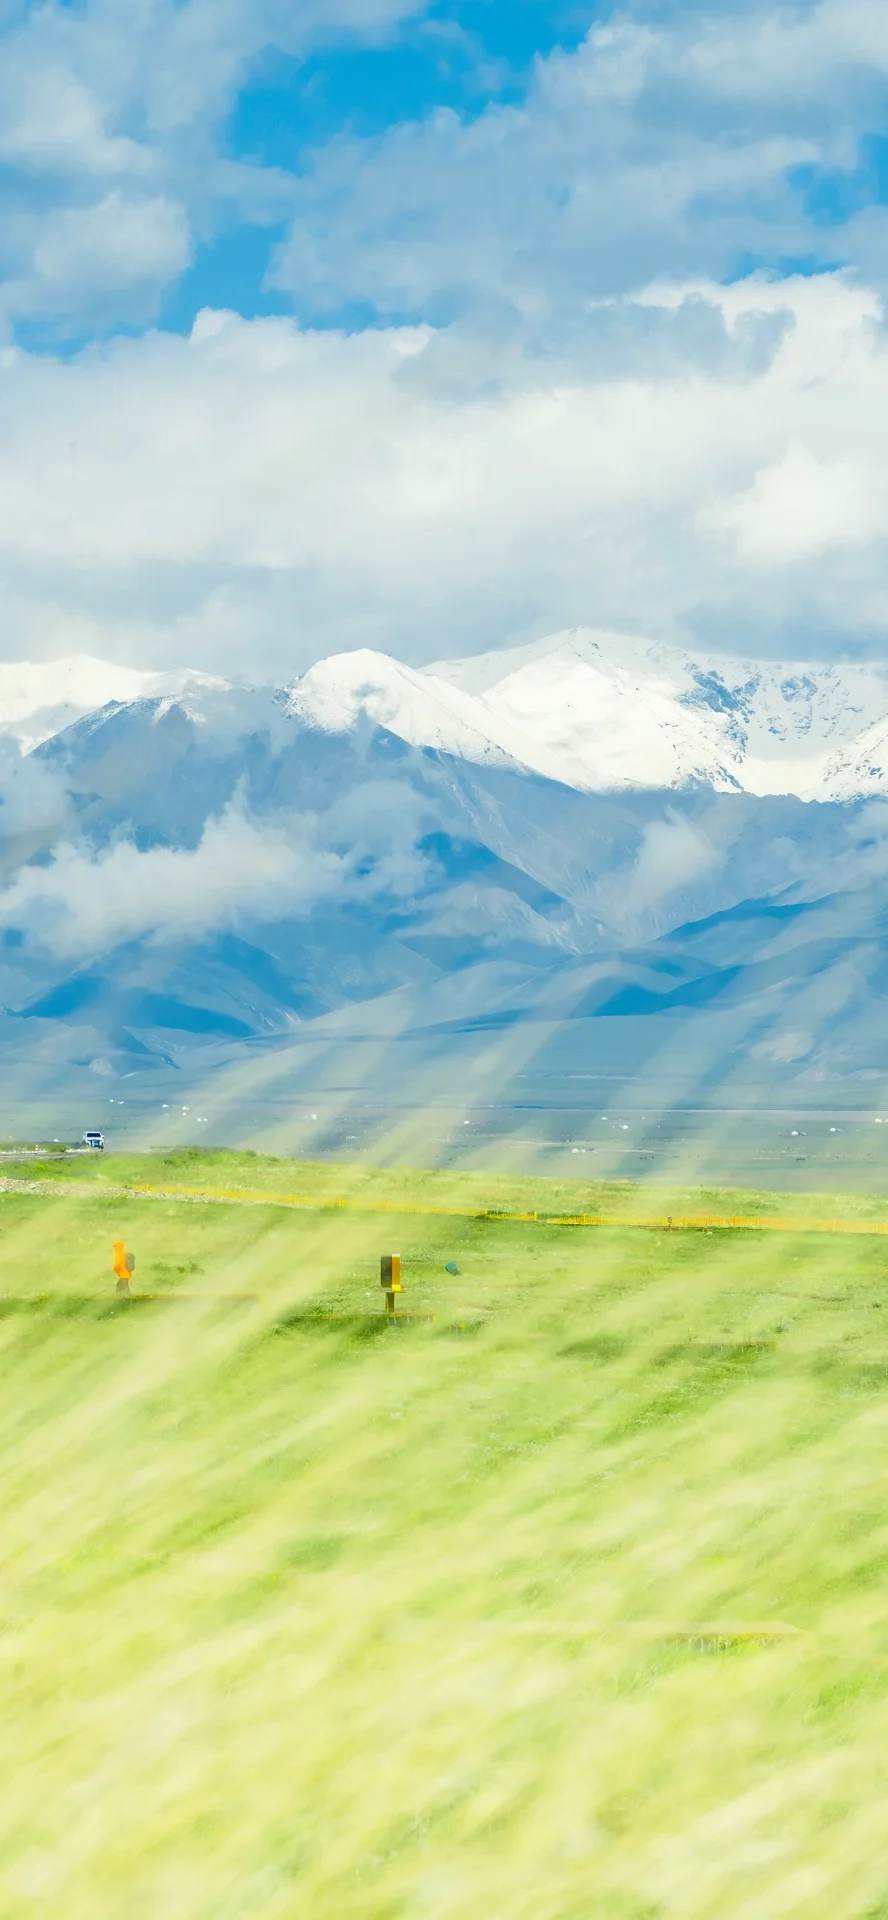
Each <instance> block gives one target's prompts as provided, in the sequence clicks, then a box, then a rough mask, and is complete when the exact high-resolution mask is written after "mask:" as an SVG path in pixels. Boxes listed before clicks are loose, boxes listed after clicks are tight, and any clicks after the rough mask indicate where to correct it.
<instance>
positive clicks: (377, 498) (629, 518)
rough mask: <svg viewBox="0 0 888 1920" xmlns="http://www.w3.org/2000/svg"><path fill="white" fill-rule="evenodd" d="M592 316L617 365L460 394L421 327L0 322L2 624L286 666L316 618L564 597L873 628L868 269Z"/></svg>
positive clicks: (465, 617)
mask: <svg viewBox="0 0 888 1920" xmlns="http://www.w3.org/2000/svg"><path fill="white" fill-rule="evenodd" d="M621 314H622V316H623V318H624V320H625V327H626V334H627V337H628V336H631V332H632V328H633V326H636V327H640V328H641V333H640V336H639V338H638V339H637V341H636V344H635V346H634V347H633V349H632V352H631V353H630V352H629V351H628V349H626V348H625V343H624V350H623V352H622V354H621V362H620V364H619V365H618V366H613V367H611V368H610V369H608V368H607V365H606V364H605V365H604V366H603V367H602V369H601V371H600V372H598V373H597V374H596V373H595V371H594V370H593V369H591V368H590V369H588V370H587V371H586V373H585V374H584V375H583V377H579V376H578V375H574V377H572V378H571V379H569V380H567V379H565V380H558V381H553V380H552V377H551V372H550V370H549V369H548V368H547V366H546V365H545V363H543V364H542V365H538V366H534V365H532V364H525V365H524V366H523V367H522V369H521V370H520V373H519V372H518V371H517V370H513V377H512V378H511V379H509V380H505V379H504V380H503V381H502V382H501V383H500V384H499V385H498V386H497V387H496V388H495V389H493V390H491V389H489V388H487V387H485V388H484V389H483V390H480V391H479V390H477V389H476V388H475V387H474V386H473V385H472V384H471V383H467V384H466V385H465V386H464V387H463V388H462V389H457V388H455V387H454V385H453V382H452V380H451V379H450V378H449V370H450V368H451V364H452V351H453V343H452V341H451V340H450V339H449V338H448V337H447V335H446V333H445V335H443V336H442V335H441V334H440V333H436V332H434V331H430V330H429V329H407V330H405V329H389V330H370V331H366V332H363V333H360V334H356V335H355V334H353V335H347V334H344V333H342V332H338V331H333V330H331V331H327V332H325V333H306V332H301V331H300V330H299V329H298V328H297V327H296V325H295V324H294V323H293V322H290V321H287V320H276V321H261V322H259V321H257V322H245V321H242V320H240V319H238V318H237V317H236V316H233V315H218V314H216V315H213V314H208V315H205V316H201V319H200V321H199V323H198V325H197V326H196V328H195V330H194V333H193V335H192V337H191V338H190V339H187V340H186V339H181V338H178V337H174V336H163V335H156V334H154V335H148V336H146V337H145V338H143V339H141V340H135V341H130V340H127V341H119V342H116V343H115V344H114V345H113V346H111V347H109V348H107V349H105V350H103V351H102V352H101V353H96V352H88V353H85V354H83V355H81V356H80V357H79V358H77V359H75V360H74V361H71V362H68V363H65V364H60V363H57V362H54V361H52V360H48V359H46V358H41V357H33V356H27V355H24V354H22V353H21V352H19V351H11V352H10V351H7V353H6V355H5V358H4V364H3V365H2V366H0V446H2V451H0V565H2V568H3V574H4V576H5V585H6V594H7V645H8V646H9V647H10V648H13V647H17V648H18V649H19V651H22V652H27V651H28V650H29V649H30V648H31V647H32V646H33V645H34V642H35V638H36V636H37V635H38V633H39V635H40V636H41V640H42V645H43V646H44V647H45V648H46V650H48V651H56V652H68V651H71V650H73V649H74V648H75V647H80V648H83V649H86V650H89V651H92V652H96V653H102V652H103V651H110V652H112V653H117V654H120V653H123V654H125V655H127V656H128V657H130V658H132V659H134V660H135V659H138V660H150V661H151V662H152V663H157V664H160V665H163V664H166V663H167V661H171V660H172V659H174V658H176V657H178V658H181V657H182V656H183V655H185V656H187V657H188V658H190V659H191V660H193V661H194V663H195V664H197V665H200V666H217V667H222V668H224V669H225V670H228V671H234V672H237V671H238V670H242V671H244V670H246V671H253V672H255V671H256V669H257V668H259V667H264V668H265V669H266V670H267V671H268V672H270V673H274V674H278V675H282V676H285V675H286V674H287V673H288V672H289V673H292V672H294V671H296V670H298V669H299V668H301V667H302V666H304V665H305V664H307V661H308V660H309V659H311V658H314V657H316V656H317V655H318V654H319V653H322V652H326V651H331V650H335V649H336V648H337V647H346V646H349V645H357V644H366V643H368V642H369V643H370V644H374V645H379V646H384V647H388V648H392V649H393V650H395V651H398V652H402V653H403V654H405V655H406V656H407V657H412V658H414V659H419V660H422V659H423V658H432V657H434V656H436V655H438V656H440V655H441V654H442V653H446V652H450V653H453V652H458V651H469V650H471V649H472V648H473V647H476V646H481V645H482V644H485V643H487V644H490V643H491V642H493V643H496V642H497V641H499V640H501V639H502V638H503V637H504V635H505V634H506V633H507V632H510V631H511V632H512V633H519V632H530V631H540V630H543V629H544V628H545V627H546V626H550V627H553V628H554V627H556V626H560V625H569V624H572V623H574V622H578V621H580V620H581V619H582V620H586V621H589V622H593V623H594V622H596V621H598V622H601V623H602V624H607V625H610V626H617V627H619V626H621V625H622V626H624V627H627V628H628V627H639V628H643V629H645V630H647V631H650V632H653V633H657V634H660V635H664V636H666V637H669V636H675V637H678V636H682V635H684V636H687V635H688V634H689V633H690V634H691V635H694V634H696V635H697V636H698V637H699V638H701V639H704V640H705V641H706V642H707V643H708V644H710V645H714V646H716V647H718V646H719V645H720V644H726V645H730V646H731V647H733V648H735V649H737V648H738V647H740V648H741V649H743V648H745V649H748V650H749V651H752V652H757V651H768V650H770V651H774V650H783V651H788V652H791V653H792V652H795V653H796V654H798V653H801V654H804V653H805V652H807V651H809V650H813V651H817V650H818V649H821V650H822V649H824V648H826V649H831V648H832V649H834V648H839V649H840V650H847V649H854V648H855V647H856V646H857V645H859V644H863V645H867V644H871V645H877V644H879V643H880V642H881V638H882V635H883V634H884V631H885V626H886V620H888V599H886V581H885V554H886V549H885V540H886V535H888V455H886V452H885V449H886V446H888V357H886V351H885V336H884V331H883V320H882V310H881V305H880V301H879V299H878V298H877V297H876V295H875V294H874V293H872V292H869V291H867V290H866V289H864V288H861V287H860V286H857V285H855V284H854V283H853V281H851V280H849V279H848V278H846V277H844V276H842V275H837V274H832V275H820V276H813V277H810V276H809V277H795V278H789V279H786V280H784V281H782V282H774V281H766V280H762V279H759V278H753V279H751V280H747V281H745V282H741V283H737V284H734V285H733V286H731V287H730V288H720V287H719V286H717V285H715V284H711V283H710V284H705V283H695V284H691V285H685V286H683V287H682V286H678V287H675V286H661V287H660V288H653V289H650V290H648V291H647V292H645V293H644V294H643V295H642V296H640V297H639V298H638V299H634V300H631V301H626V302H623V303H622V305H621ZM604 359H605V363H606V355H605V356H604ZM247 637H249V640H248V646H247V645H246V643H247Z"/></svg>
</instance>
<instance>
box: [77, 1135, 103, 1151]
mask: <svg viewBox="0 0 888 1920" xmlns="http://www.w3.org/2000/svg"><path fill="white" fill-rule="evenodd" d="M82 1144H83V1146H85V1147H94V1148H95V1149H96V1151H97V1152H98V1153H104V1151H105V1135H104V1134H103V1133H85V1134H84V1136H83V1142H82Z"/></svg>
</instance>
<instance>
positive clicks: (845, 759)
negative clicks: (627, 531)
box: [290, 628, 888, 799]
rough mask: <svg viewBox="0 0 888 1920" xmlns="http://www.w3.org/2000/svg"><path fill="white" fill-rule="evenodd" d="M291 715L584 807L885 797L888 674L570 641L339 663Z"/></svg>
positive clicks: (625, 640)
mask: <svg viewBox="0 0 888 1920" xmlns="http://www.w3.org/2000/svg"><path fill="white" fill-rule="evenodd" d="M290 708H291V711H293V712H294V713H298V714H300V715H301V716H302V718H304V719H306V720H308V721H309V722H310V723H311V724H313V725H315V726H319V727H321V728H323V729H325V730H327V731H334V732H335V731H341V730H343V729H350V728H352V727H353V726H354V725H355V724H356V722H357V719H358V716H359V715H360V714H361V713H365V714H366V715H367V716H368V718H370V719H371V720H373V721H375V722H376V723H377V724H379V725H380V726H384V727H387V728H388V729H389V731H390V732H392V733H396V734H398V735H399V736H400V737H401V738H402V739H404V740H406V741H409V742H410V743H411V744H412V745H414V746H424V747H434V748H437V749H439V750H441V751H444V752H448V753H453V754H456V755H458V756H459V757H461V758H463V759H467V760H473V761H482V762H483V761H487V762H490V761H499V762H501V763H503V764H509V765H512V766H520V767H524V768H526V769H528V770H529V771H532V772H534V773H539V774H543V775H545V776H546V777H547V778H549V779H554V780H559V781H561V782H562V783H564V784H565V785H568V786H572V787H576V788H579V789H580V790H581V791H587V792H600V791H618V790H620V789H621V788H623V789H626V788H639V787H675V788H678V787H684V786H688V785H691V784H694V783H696V782H701V781H703V782H706V783H707V784H709V785H711V786H712V787H714V788H716V789H717V790H721V791H730V790H732V789H734V790H737V789H740V790H742V791H745V792H748V793H755V794H777V793H795V794H797V795H799V796H800V797H801V798H805V799H813V798H815V797H816V798H837V799H838V798H842V799H845V798H850V797H853V796H854V795H856V794H857V793H861V792H873V791H880V790H881V787H880V784H879V783H880V781H881V780H882V779H883V776H882V774H881V768H880V765H878V764H877V763H876V762H875V761H874V759H873V742H872V740H871V739H870V735H871V732H872V729H873V727H874V726H875V727H878V725H879V724H880V723H881V722H882V721H883V720H884V719H885V717H886V716H888V675H886V673H885V672H884V671H883V670H882V669H881V668H880V667H875V666H842V667H833V666H824V665H812V664H808V663H805V662H803V663H789V664H787V663H772V662H762V661H755V660H749V659H742V658H728V657H722V656H717V655H692V654H689V653H686V652H681V651H680V650H678V649H677V648H674V647H670V646H665V645H663V644H662V643H659V642H656V641H650V640H646V639H643V638H636V637H634V636H631V635H626V634H616V633H612V632H607V631H599V630H594V629H587V628H574V629H571V630H569V631H567V632H564V633H557V634H552V635H549V636H548V637H547V638H546V639H544V640H540V641H537V642H535V643H533V644H531V645H529V646H524V647H519V648H513V649H506V650H503V651H501V652H497V653H488V654H482V655H475V656H472V657H470V658H468V659H463V660H445V661H438V662H436V663H435V664H434V665H432V666H430V667H426V668H422V669H417V668H412V667H406V666H403V665H402V664H401V663H400V662H399V661H396V660H392V659H390V658H389V656H388V655H386V654H383V653H375V652H372V651H370V650H368V649H367V650H361V651H358V652H355V653H348V654H337V655H333V656H332V657H331V658H329V659H327V660H322V661H320V662H319V663H318V665H317V666H315V667H312V668H310V669H309V671H308V673H306V674H304V675H303V676H302V678H301V679H300V680H299V681H298V682H297V683H296V685H295V687H294V688H293V690H292V692H291V696H290ZM886 725H888V721H886ZM861 756H862V757H861ZM858 760H859V762H860V763H859V764H858ZM884 785H885V787H886V788H888V758H886V773H885V776H884Z"/></svg>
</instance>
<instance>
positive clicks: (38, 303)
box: [0, 191, 191, 322]
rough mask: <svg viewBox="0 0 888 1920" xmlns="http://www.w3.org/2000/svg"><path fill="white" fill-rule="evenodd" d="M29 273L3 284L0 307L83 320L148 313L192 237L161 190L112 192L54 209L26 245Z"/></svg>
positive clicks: (184, 259) (184, 261) (180, 267)
mask: <svg viewBox="0 0 888 1920" xmlns="http://www.w3.org/2000/svg"><path fill="white" fill-rule="evenodd" d="M29 254H30V257H29V259H28V262H27V271H26V275H25V277H24V278H23V279H21V280H15V279H9V280H7V281H6V283H5V285H3V286H0V312H3V311H5V312H6V313H7V314H12V315H15V314H23V315H27V316H29V317H31V318H34V317H36V316H37V315H40V316H44V315H47V314H60V315H64V314H68V313H70V312H71V310H72V308H73V309H74V310H75V311H76V312H77V314H78V316H79V318H80V321H81V322H84V321H86V320H87V319H91V320H96V319H97V318H98V319H99V320H101V319H102V318H104V317H105V315H106V314H108V313H109V310H110V313H111V315H112V316H113V317H114V318H115V319H118V318H120V316H121V315H122V314H126V315H128V316H129V317H130V318H134V317H139V318H141V317H142V314H143V313H144V314H146V315H148V316H150V315H151V314H152V313H153V311H154V308H155V305H156V303H157V299H158V296H159V295H160V294H161V293H162V292H163V289H164V287H166V286H167V285H168V284H169V282H170V281H171V280H174V279H175V278H176V277H177V275H178V274H180V273H182V272H183V271H184V269H185V267H187V265H188V263H189V260H190V257H191V238H190V234H189V230H188V223H187V220H186V218H185V214H184V211H183V209H182V207H180V206H178V205H176V204H175V202H172V201H170V200H167V199H165V198H164V197H163V196H161V195H155V196H153V197H147V198H146V197H142V198H134V197H129V198H125V197H124V196H123V195H122V194H121V193H119V192H117V191H115V192H112V193H109V194H107V195H106V196H105V198H104V199H103V200H98V201H94V202H92V204H90V205H88V206H83V207H63V208H57V209H53V211H52V212H50V213H49V214H48V215H47V216H46V218H45V219H44V220H43V221H41V223H40V226H39V230H38V233H37V236H36V238H34V239H33V241H32V244H31V246H30V248H29Z"/></svg>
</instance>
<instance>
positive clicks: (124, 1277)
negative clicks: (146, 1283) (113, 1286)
mask: <svg viewBox="0 0 888 1920" xmlns="http://www.w3.org/2000/svg"><path fill="white" fill-rule="evenodd" d="M135 1264H136V1263H135V1260H134V1258H133V1256H132V1254H131V1253H127V1250H126V1247H125V1246H124V1244H123V1241H122V1240H115V1242H114V1272H115V1273H116V1275H117V1291H118V1293H129V1290H130V1280H131V1279H132V1275H133V1269H134V1267H135Z"/></svg>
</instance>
